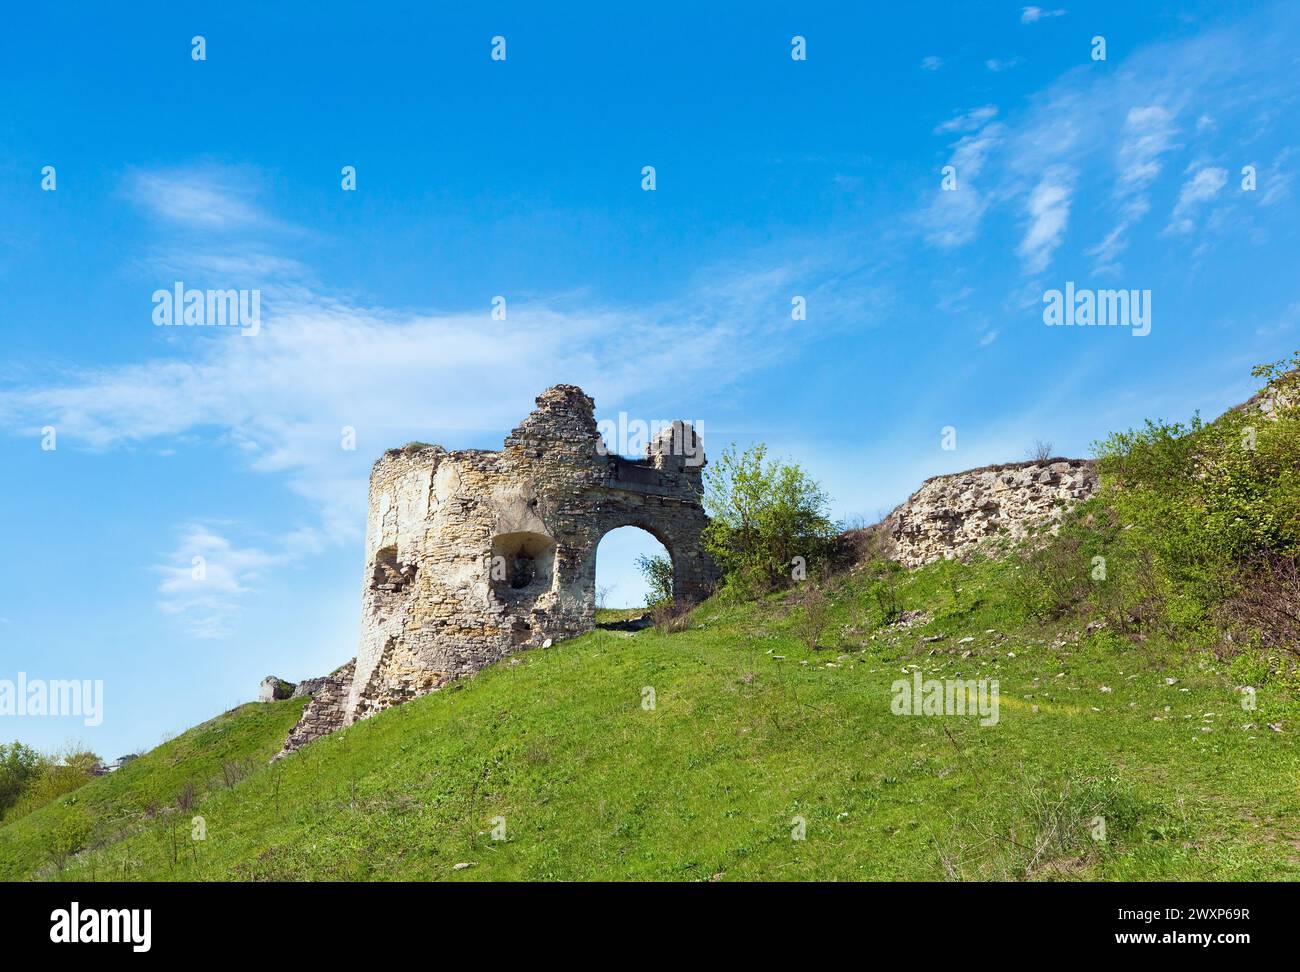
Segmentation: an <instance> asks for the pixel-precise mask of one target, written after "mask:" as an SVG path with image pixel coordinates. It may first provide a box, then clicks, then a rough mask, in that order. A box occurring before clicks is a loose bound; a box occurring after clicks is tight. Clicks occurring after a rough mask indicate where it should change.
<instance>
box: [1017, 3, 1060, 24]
mask: <svg viewBox="0 0 1300 972" xmlns="http://www.w3.org/2000/svg"><path fill="white" fill-rule="evenodd" d="M1064 16H1065V11H1064V10H1044V9H1043V8H1042V7H1021V8H1020V22H1021V23H1022V24H1036V23H1038V22H1039V21H1040V20H1046V19H1047V18H1049V17H1064Z"/></svg>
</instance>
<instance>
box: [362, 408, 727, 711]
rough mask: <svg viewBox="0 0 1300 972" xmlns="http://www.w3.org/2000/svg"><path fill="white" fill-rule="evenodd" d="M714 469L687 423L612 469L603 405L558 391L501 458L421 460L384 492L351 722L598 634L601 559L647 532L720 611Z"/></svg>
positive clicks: (379, 496)
mask: <svg viewBox="0 0 1300 972" xmlns="http://www.w3.org/2000/svg"><path fill="white" fill-rule="evenodd" d="M703 468H704V453H703V448H702V445H701V443H700V442H699V439H698V438H697V436H696V434H695V432H694V430H693V429H692V428H691V427H690V426H689V425H687V424H686V423H683V422H676V423H673V424H672V425H671V426H670V427H668V428H665V429H663V430H662V431H661V432H660V434H659V435H657V436H656V437H655V438H654V440H653V441H652V442H651V443H650V444H649V445H648V446H647V449H646V457H645V458H644V459H642V460H636V461H633V460H628V459H624V458H621V457H618V456H610V455H606V454H604V449H603V447H602V443H601V439H600V436H599V434H598V432H597V430H596V421H595V415H594V402H593V401H592V399H591V398H589V397H588V396H587V395H585V394H584V393H583V392H582V390H581V389H580V388H577V387H576V386H573V385H557V386H555V387H554V388H551V389H548V390H547V391H546V392H544V393H543V394H542V395H540V396H539V397H538V398H537V408H536V410H535V411H534V412H533V413H532V414H531V415H529V416H528V418H527V419H525V420H524V422H523V423H522V424H521V425H520V426H519V427H518V428H516V429H515V430H514V431H513V432H512V433H511V434H510V436H509V437H508V438H507V439H506V440H505V445H504V448H503V449H502V450H501V451H499V452H489V451H485V450H478V449H467V450H461V451H456V452H451V451H448V450H446V449H443V448H442V447H440V446H429V445H413V446H408V447H407V448H404V449H393V450H390V451H388V452H387V453H385V454H384V455H383V457H381V458H380V459H379V461H378V462H377V463H376V464H375V467H374V470H373V471H372V473H371V477H370V499H369V515H368V521H367V528H366V567H365V579H364V585H363V590H362V623H361V639H360V644H359V646H358V651H357V658H356V670H355V674H354V677H353V682H352V685H351V688H350V691H349V694H348V700H347V705H346V721H347V722H349V723H350V722H352V721H355V720H356V719H359V718H364V717H365V716H367V715H370V714H372V713H374V712H377V711H379V710H381V709H384V708H387V707H388V706H390V705H395V704H397V703H400V702H404V701H406V700H408V699H412V698H415V697H417V696H420V695H423V694H425V693H427V692H430V691H433V690H435V689H437V688H439V687H440V686H442V685H443V684H445V683H446V682H447V681H449V680H450V679H453V678H457V677H459V676H463V675H468V674H471V673H473V672H476V671H478V670H479V669H481V668H483V667H484V666H486V665H489V664H491V663H492V662H495V661H497V660H498V659H500V658H503V657H505V656H506V655H509V654H511V653H512V652H515V651H520V650H522V649H526V648H534V647H538V646H540V645H543V644H545V643H547V642H549V641H550V640H553V639H560V638H570V637H574V636H576V635H579V634H582V633H583V632H586V631H590V630H591V629H592V628H593V627H594V624H595V612H596V606H595V577H596V547H597V545H598V544H599V542H600V539H601V537H603V536H604V535H605V534H606V533H608V532H609V531H610V530H613V529H615V528H617V527H622V526H638V527H641V528H643V529H645V530H647V531H648V532H649V533H651V534H652V535H654V536H655V537H656V538H658V540H659V541H660V542H661V543H663V545H664V547H665V548H666V549H667V550H668V553H669V556H670V557H671V558H672V561H673V572H674V594H675V596H676V597H677V598H678V599H679V600H680V601H683V602H689V601H697V600H701V599H703V598H704V597H705V596H707V595H708V593H709V591H710V590H711V589H712V586H713V583H714V582H715V580H716V570H715V569H714V567H713V565H712V563H711V562H710V561H709V560H708V558H707V557H706V556H705V554H704V551H703V548H702V547H701V544H700V534H701V531H702V530H703V529H704V526H705V523H706V522H707V519H706V517H705V515H704V509H703V506H702V487H701V474H702V471H703Z"/></svg>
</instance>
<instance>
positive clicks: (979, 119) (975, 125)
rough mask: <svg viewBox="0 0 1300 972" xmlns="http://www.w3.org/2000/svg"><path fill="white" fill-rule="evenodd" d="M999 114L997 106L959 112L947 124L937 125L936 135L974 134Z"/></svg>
mask: <svg viewBox="0 0 1300 972" xmlns="http://www.w3.org/2000/svg"><path fill="white" fill-rule="evenodd" d="M997 113H998V106H997V105H981V106H980V107H978V108H972V109H971V110H970V111H963V112H959V113H958V114H956V115H954V116H953V117H952V118H950V119H948V120H947V121H946V122H943V123H942V124H940V125H937V126H936V127H935V129H934V131H935V133H936V134H943V133H945V132H963V133H965V132H973V131H975V130H976V129H980V128H983V127H984V126H985V125H987V124H988V123H989V122H990V121H992V120H993V119H994V118H995V117H996V116H997Z"/></svg>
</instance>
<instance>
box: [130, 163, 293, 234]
mask: <svg viewBox="0 0 1300 972" xmlns="http://www.w3.org/2000/svg"><path fill="white" fill-rule="evenodd" d="M255 186H256V178H255V175H254V173H253V172H252V171H251V170H247V169H230V168H220V167H216V166H208V167H203V168H193V169H171V170H162V171H135V172H132V173H131V174H130V176H129V178H128V181H127V186H126V191H127V194H128V195H129V197H130V198H131V199H132V200H133V201H135V202H136V203H138V204H139V205H140V206H142V207H143V208H144V209H145V210H147V211H148V212H149V213H151V214H152V215H153V216H155V217H156V218H158V219H160V220H163V221H165V222H168V223H173V224H178V225H181V226H184V227H187V228H189V229H199V230H231V229H247V228H250V227H255V226H265V225H268V224H269V223H270V222H271V220H270V219H269V218H268V217H267V216H266V214H265V213H263V212H262V211H261V210H260V209H259V208H258V207H257V205H256V203H255V200H254V196H255Z"/></svg>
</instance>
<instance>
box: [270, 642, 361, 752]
mask: <svg viewBox="0 0 1300 972" xmlns="http://www.w3.org/2000/svg"><path fill="white" fill-rule="evenodd" d="M355 667H356V659H353V660H352V661H350V662H348V663H347V664H346V665H343V666H341V667H339V668H336V669H335V670H334V671H332V672H331V673H330V674H328V675H326V676H325V677H323V678H311V679H308V680H307V681H305V682H300V683H299V684H298V686H297V687H296V688H295V689H294V692H293V696H292V697H293V698H295V699H296V698H300V697H302V696H303V695H310V696H311V701H310V702H308V703H307V707H306V708H305V709H303V711H302V718H301V719H299V720H298V724H297V725H296V726H294V727H293V729H291V730H290V731H289V738H288V740H286V741H285V744H284V748H283V749H282V750H280V752H279V753H277V754H276V755H275V757H274V759H272V762H275V760H276V759H283V758H284V757H285V756H288V755H289V754H290V753H291V752H293V751H294V750H295V749H298V748H300V747H302V746H305V745H307V744H308V743H309V742H311V741H312V740H314V739H319V738H320V737H321V736H328V735H329V734H330V733H331V732H334V731H335V730H337V729H342V728H343V724H344V716H345V714H346V708H347V701H348V691H349V690H350V689H351V688H352V673H353V670H354V669H355Z"/></svg>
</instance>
